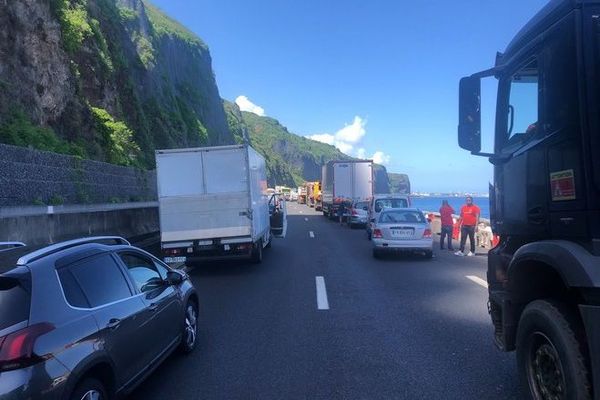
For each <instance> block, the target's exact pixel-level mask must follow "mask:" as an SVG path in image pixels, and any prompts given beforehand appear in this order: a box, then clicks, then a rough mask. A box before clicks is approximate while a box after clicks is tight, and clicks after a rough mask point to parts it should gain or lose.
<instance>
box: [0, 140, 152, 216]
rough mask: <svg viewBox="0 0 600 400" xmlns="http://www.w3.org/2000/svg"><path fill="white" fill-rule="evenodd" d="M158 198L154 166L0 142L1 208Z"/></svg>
mask: <svg viewBox="0 0 600 400" xmlns="http://www.w3.org/2000/svg"><path fill="white" fill-rule="evenodd" d="M156 198H157V191H156V172H155V171H145V170H141V169H137V168H132V167H122V166H118V165H113V164H107V163H103V162H98V161H91V160H82V159H80V158H78V157H73V156H67V155H62V154H56V153H51V152H46V151H38V150H33V149H28V148H24V147H17V146H10V145H5V144H0V207H1V206H25V205H33V204H38V205H39V204H48V205H52V204H54V205H58V204H89V203H111V202H112V203H120V202H130V201H153V200H156Z"/></svg>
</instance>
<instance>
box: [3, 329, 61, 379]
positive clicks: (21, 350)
mask: <svg viewBox="0 0 600 400" xmlns="http://www.w3.org/2000/svg"><path fill="white" fill-rule="evenodd" d="M52 330H54V325H52V324H49V323H46V322H44V323H40V324H35V325H31V326H28V327H27V328H25V329H21V330H19V331H16V332H13V333H11V334H8V335H6V336H3V337H0V371H10V370H13V369H18V368H25V367H28V366H30V365H33V364H36V363H38V362H40V361H42V360H43V359H44V358H43V357H40V356H38V355H37V354H34V352H33V347H34V345H35V341H36V340H37V339H38V338H39V337H40V336H42V335H45V334H46V333H48V332H50V331H52Z"/></svg>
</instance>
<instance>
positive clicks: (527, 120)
mask: <svg viewBox="0 0 600 400" xmlns="http://www.w3.org/2000/svg"><path fill="white" fill-rule="evenodd" d="M509 84H510V87H509V90H510V92H509V106H508V115H507V118H508V121H507V140H508V142H507V145H509V146H511V145H514V144H520V143H523V142H524V141H525V140H526V138H529V137H531V136H535V135H536V132H537V130H538V92H539V88H538V68H537V60H536V61H532V62H530V63H529V64H528V65H526V66H525V67H524V68H522V69H520V70H519V71H517V72H516V73H515V74H513V75H512V76H511V78H510V83H509Z"/></svg>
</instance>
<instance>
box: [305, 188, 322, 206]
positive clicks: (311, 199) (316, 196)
mask: <svg viewBox="0 0 600 400" xmlns="http://www.w3.org/2000/svg"><path fill="white" fill-rule="evenodd" d="M306 192H307V197H308V201H307V203H308V206H309V207H314V208H315V210H317V211H319V210H320V209H321V204H320V203H321V182H307V183H306Z"/></svg>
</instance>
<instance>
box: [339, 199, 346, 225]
mask: <svg viewBox="0 0 600 400" xmlns="http://www.w3.org/2000/svg"><path fill="white" fill-rule="evenodd" d="M345 212H346V203H345V202H343V201H342V202H341V203H340V205H339V207H338V209H337V213H338V217H340V225H342V224H343V223H344V213H345Z"/></svg>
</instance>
